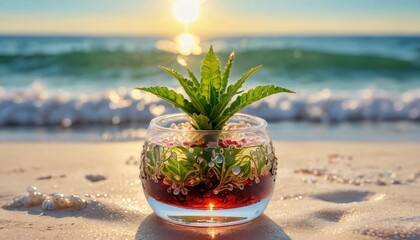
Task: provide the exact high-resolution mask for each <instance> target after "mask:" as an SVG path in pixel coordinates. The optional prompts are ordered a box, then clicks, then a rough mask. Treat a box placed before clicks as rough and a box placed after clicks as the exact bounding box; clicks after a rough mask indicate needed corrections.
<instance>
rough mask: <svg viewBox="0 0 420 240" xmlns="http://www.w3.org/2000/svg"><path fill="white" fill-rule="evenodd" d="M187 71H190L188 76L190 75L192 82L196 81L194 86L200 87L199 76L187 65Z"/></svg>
mask: <svg viewBox="0 0 420 240" xmlns="http://www.w3.org/2000/svg"><path fill="white" fill-rule="evenodd" d="M187 71H188V76H190V78H191V80H192V82H193V83H194V86H195V87H197V88H199V87H200V82H198V80H197V77H196V76H195V75H194V73H193V72H191V70H190V69H189V68H188V67H187Z"/></svg>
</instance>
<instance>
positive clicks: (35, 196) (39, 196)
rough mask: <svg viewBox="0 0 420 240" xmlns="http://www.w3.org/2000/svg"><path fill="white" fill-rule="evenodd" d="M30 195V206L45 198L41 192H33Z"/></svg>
mask: <svg viewBox="0 0 420 240" xmlns="http://www.w3.org/2000/svg"><path fill="white" fill-rule="evenodd" d="M30 197H31V202H32V203H31V205H32V206H39V205H41V204H42V202H43V201H44V200H45V199H46V197H47V196H46V195H45V194H43V193H41V192H34V193H33V194H32V195H30Z"/></svg>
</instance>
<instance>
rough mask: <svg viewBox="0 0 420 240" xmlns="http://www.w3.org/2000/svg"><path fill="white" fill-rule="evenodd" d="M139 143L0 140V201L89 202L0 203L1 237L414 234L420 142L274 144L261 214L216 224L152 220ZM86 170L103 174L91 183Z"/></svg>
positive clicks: (419, 222) (418, 216)
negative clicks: (29, 197) (273, 169)
mask: <svg viewBox="0 0 420 240" xmlns="http://www.w3.org/2000/svg"><path fill="white" fill-rule="evenodd" d="M141 145H142V143H141V142H121V143H1V144H0V166H1V167H0V204H1V205H4V204H6V203H7V202H9V201H11V200H12V199H13V198H14V197H16V196H18V195H22V194H24V193H25V189H26V188H27V187H28V186H37V187H38V189H39V190H40V191H42V192H46V193H53V192H60V193H63V194H66V195H68V194H79V195H81V196H83V197H84V198H85V199H86V200H88V201H89V204H88V206H87V208H86V209H84V210H82V211H78V210H72V209H68V210H60V211H48V212H47V211H46V212H43V211H42V210H41V209H40V208H39V207H32V208H18V209H15V210H6V209H0V239H27V238H30V239H57V238H60V239H203V240H204V239H397V238H401V239H419V238H420V143H370V142H363V143H361V142H275V143H274V146H275V148H276V154H277V156H278V158H279V170H278V177H277V183H276V187H275V192H274V195H273V197H272V199H271V201H270V204H269V205H268V208H267V209H266V211H265V214H264V215H262V216H261V217H259V218H258V219H256V220H255V221H253V222H250V223H248V224H244V225H239V226H234V227H224V228H189V227H181V226H177V225H172V224H168V223H165V222H163V221H162V220H160V219H158V218H157V217H156V216H155V215H154V214H153V213H152V210H151V209H150V207H149V206H148V204H147V202H146V200H145V197H144V195H143V192H142V189H141V185H140V181H139V179H138V161H137V159H138V157H139V155H140V149H141ZM88 174H93V175H95V174H100V175H103V176H105V177H106V178H107V179H106V180H102V181H97V182H91V181H89V180H87V179H86V178H85V176H86V175H88ZM85 194H87V195H86V196H85ZM96 194H99V195H98V197H94V196H96Z"/></svg>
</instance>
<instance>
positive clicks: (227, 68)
mask: <svg viewBox="0 0 420 240" xmlns="http://www.w3.org/2000/svg"><path fill="white" fill-rule="evenodd" d="M234 59H235V52H232V53H231V54H230V56H229V59H228V61H227V63H226V66H225V69H224V70H223V74H222V87H221V88H220V91H219V92H220V94H219V96H221V95H222V94H223V93H224V92H225V91H226V88H227V85H228V81H229V75H230V68H231V67H232V64H233V60H234ZM219 100H220V99H219Z"/></svg>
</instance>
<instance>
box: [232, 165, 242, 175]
mask: <svg viewBox="0 0 420 240" xmlns="http://www.w3.org/2000/svg"><path fill="white" fill-rule="evenodd" d="M232 173H233V174H235V175H238V174H239V173H241V168H240V167H239V166H234V167H233V168H232Z"/></svg>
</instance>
